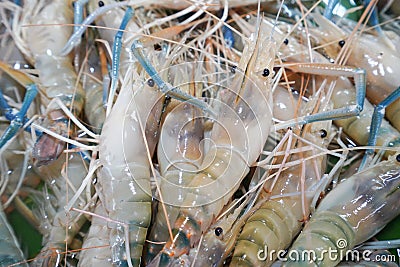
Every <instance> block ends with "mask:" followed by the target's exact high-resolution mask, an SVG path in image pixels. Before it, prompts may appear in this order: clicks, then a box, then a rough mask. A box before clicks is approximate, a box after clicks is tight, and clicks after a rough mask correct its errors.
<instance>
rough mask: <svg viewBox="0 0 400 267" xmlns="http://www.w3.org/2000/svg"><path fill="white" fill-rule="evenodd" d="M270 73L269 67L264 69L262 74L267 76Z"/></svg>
mask: <svg viewBox="0 0 400 267" xmlns="http://www.w3.org/2000/svg"><path fill="white" fill-rule="evenodd" d="M268 75H269V69H264V70H263V73H262V76H264V77H267V76H268Z"/></svg>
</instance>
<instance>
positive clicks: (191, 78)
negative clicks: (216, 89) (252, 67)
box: [146, 63, 204, 262]
mask: <svg viewBox="0 0 400 267" xmlns="http://www.w3.org/2000/svg"><path fill="white" fill-rule="evenodd" d="M202 67H203V66H202V64H196V63H185V64H178V65H174V66H171V67H169V68H168V74H169V75H163V72H161V73H160V75H162V76H169V77H170V78H171V79H173V80H174V81H175V82H174V84H180V85H181V86H180V89H181V90H183V91H184V92H190V93H191V94H193V95H199V94H201V92H202V89H203V86H202V84H201V83H199V82H198V81H200V80H201V73H200V71H201V69H202ZM171 76H173V77H171ZM171 104H172V103H171ZM170 106H171V105H169V108H170V109H171V107H170ZM176 135H178V136H179V138H178V139H177V138H175V137H176ZM203 136H204V122H203V118H202V117H201V111H200V110H198V109H197V108H195V107H193V106H192V105H188V104H178V105H175V107H174V108H173V109H172V110H170V111H169V112H168V115H167V116H166V118H165V120H164V122H163V124H162V128H161V132H160V138H159V145H158V153H157V157H158V162H159V168H160V174H161V175H162V180H161V181H159V185H158V186H159V187H160V191H161V192H168V191H169V187H170V186H171V185H172V186H176V185H179V186H181V187H182V191H183V192H184V187H185V186H187V185H189V184H190V182H191V181H192V178H193V176H194V173H195V172H196V171H198V169H199V167H200V164H201V161H202V155H203V149H202V145H201V144H202V142H203ZM181 195H183V193H179V195H177V196H176V195H175V196H173V195H170V196H168V195H165V196H161V197H162V201H163V202H162V203H161V204H159V205H158V212H157V214H156V217H155V221H154V224H153V226H152V228H151V232H150V234H149V239H150V240H152V241H153V242H154V241H157V242H165V241H166V240H167V239H168V238H169V235H168V233H169V232H168V223H167V221H166V220H168V221H169V223H170V224H171V223H173V222H174V221H175V219H176V217H177V215H178V212H179V206H180V205H181V204H182V203H180V202H181V201H182V197H181ZM164 204H166V205H165V207H163V206H161V205H164ZM163 209H165V213H164V212H163ZM165 214H167V215H168V218H165ZM161 248H162V247H160V245H157V244H155V243H150V244H149V245H148V246H147V250H146V261H148V262H150V261H151V260H152V259H153V257H154V256H155V255H157V254H158V252H159V251H160V250H161Z"/></svg>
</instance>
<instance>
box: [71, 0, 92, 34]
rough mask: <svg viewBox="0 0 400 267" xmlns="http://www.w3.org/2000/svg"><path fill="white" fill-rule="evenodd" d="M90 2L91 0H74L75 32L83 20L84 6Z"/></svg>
mask: <svg viewBox="0 0 400 267" xmlns="http://www.w3.org/2000/svg"><path fill="white" fill-rule="evenodd" d="M87 2H89V0H78V1H75V2H74V25H75V26H74V33H75V32H77V31H78V30H79V27H80V25H81V24H82V21H83V6H84V5H85V4H86V3H87Z"/></svg>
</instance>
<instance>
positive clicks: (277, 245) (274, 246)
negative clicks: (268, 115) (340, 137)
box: [230, 99, 331, 266]
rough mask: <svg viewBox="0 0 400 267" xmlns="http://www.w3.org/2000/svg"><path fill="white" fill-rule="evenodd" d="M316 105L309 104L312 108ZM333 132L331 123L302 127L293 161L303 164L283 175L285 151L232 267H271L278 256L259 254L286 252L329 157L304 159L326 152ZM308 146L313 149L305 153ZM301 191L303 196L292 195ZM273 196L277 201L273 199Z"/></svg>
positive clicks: (240, 240) (242, 235) (243, 234)
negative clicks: (260, 252) (265, 251)
mask: <svg viewBox="0 0 400 267" xmlns="http://www.w3.org/2000/svg"><path fill="white" fill-rule="evenodd" d="M319 100H320V104H321V106H324V103H323V102H326V99H322V100H321V99H319ZM314 102H315V101H312V100H310V102H309V104H313V103H314ZM312 106H313V105H311V106H309V107H308V108H307V109H303V112H304V113H307V112H309V111H310V110H312V108H313V107H312ZM305 111H306V112H305ZM330 129H331V121H322V122H315V123H312V124H308V125H305V126H304V127H303V129H302V134H301V135H302V136H301V137H298V139H299V140H297V142H295V143H296V144H297V147H296V149H298V150H299V151H300V152H299V154H298V155H292V156H291V157H290V158H291V159H292V160H300V161H301V162H302V163H301V164H299V165H295V166H292V167H289V168H287V169H286V170H283V171H282V168H284V166H285V161H286V159H287V157H288V155H286V153H287V152H288V151H286V153H285V156H284V157H283V161H284V162H282V163H281V167H280V168H279V170H278V173H277V176H276V177H275V178H274V179H270V180H268V181H266V183H265V184H264V187H263V191H262V192H261V194H260V196H259V200H258V203H259V204H258V205H259V207H258V209H257V210H256V211H255V212H254V213H253V214H252V215H250V217H249V218H248V219H247V221H246V224H245V225H244V227H243V229H242V231H241V233H240V235H239V237H238V241H237V243H236V246H235V250H234V252H233V256H232V260H231V263H230V264H231V266H244V265H248V266H269V265H271V264H272V263H273V261H274V260H276V257H277V256H278V255H277V254H274V255H273V257H270V256H272V255H268V257H260V254H259V251H262V250H263V249H264V247H268V251H272V250H274V251H281V250H284V249H287V248H288V247H289V245H290V244H291V242H292V240H293V239H294V237H295V236H296V235H297V234H298V233H299V232H300V230H301V227H302V224H303V222H304V221H305V220H307V218H308V217H309V214H310V210H311V206H312V200H313V198H314V197H315V196H314V194H313V193H309V194H306V193H305V192H307V191H311V190H313V189H312V188H314V187H316V185H317V184H318V182H319V181H320V180H321V177H322V174H323V173H324V168H325V165H326V155H324V156H319V157H316V158H314V159H311V160H304V158H309V157H311V158H312V157H314V156H315V155H316V154H318V153H320V151H321V150H322V151H324V150H326V147H327V146H328V144H329V143H330V133H329V131H330ZM292 135H293V134H290V136H289V138H288V140H287V145H286V150H289V149H291V147H292V146H293V144H292V142H293V140H292ZM306 145H309V146H311V148H310V150H308V151H303V150H304V148H306ZM300 190H301V191H302V193H301V194H297V195H293V194H294V193H296V192H298V191H300ZM271 196H273V198H274V199H270V198H271ZM268 199H269V200H268ZM256 205H257V204H256Z"/></svg>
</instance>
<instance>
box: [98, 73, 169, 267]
mask: <svg viewBox="0 0 400 267" xmlns="http://www.w3.org/2000/svg"><path fill="white" fill-rule="evenodd" d="M132 73H134V72H133V71H131V72H128V75H126V80H125V83H123V85H122V89H121V92H120V94H119V96H118V98H117V102H116V103H115V105H114V108H113V109H112V111H111V113H110V115H109V116H108V117H107V118H106V121H105V123H104V126H103V130H102V133H101V136H100V145H99V155H100V162H101V165H102V168H101V170H100V172H99V183H100V185H101V188H102V194H100V197H101V200H102V203H104V206H105V208H106V211H107V212H108V216H109V217H110V219H112V220H115V221H118V222H121V224H120V225H119V224H115V223H114V224H109V226H110V227H111V228H112V229H111V233H110V245H111V247H112V255H113V264H117V265H118V264H127V262H126V261H127V258H128V259H129V257H128V256H127V255H126V252H128V247H130V258H131V259H132V264H133V265H134V266H139V264H140V259H141V255H142V249H143V245H144V241H145V238H146V234H147V227H148V226H149V223H150V218H151V199H152V193H151V189H150V162H151V156H150V155H151V154H150V153H151V152H150V151H151V149H152V148H154V147H155V142H156V138H155V137H156V136H157V135H156V134H155V133H154V132H153V131H149V132H148V133H147V137H148V138H147V142H148V143H149V145H147V143H146V140H144V138H145V133H144V126H145V125H144V124H142V121H143V123H144V122H147V121H152V120H151V118H150V119H149V117H150V116H152V112H154V110H153V109H154V108H155V107H156V103H157V101H158V100H160V99H162V96H161V93H160V92H159V91H158V90H155V89H154V88H151V86H154V84H152V83H151V82H148V83H145V82H141V81H140V80H139V79H138V78H136V81H135V82H133V81H132V79H133V77H132ZM129 85H131V86H133V88H134V89H135V91H134V92H132V91H131V89H130V88H132V87H131V86H129ZM155 116H156V115H155ZM156 117H157V116H156ZM153 129H154V128H153ZM122 223H124V224H126V225H128V228H129V233H126V235H127V236H129V239H128V240H126V239H125V236H124V234H123V232H124V231H125V230H124V229H123V228H122ZM128 244H129V246H128ZM128 264H130V263H128Z"/></svg>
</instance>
